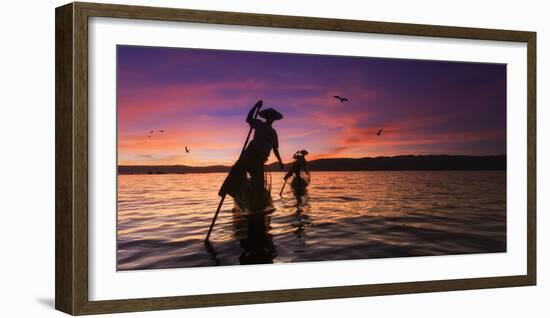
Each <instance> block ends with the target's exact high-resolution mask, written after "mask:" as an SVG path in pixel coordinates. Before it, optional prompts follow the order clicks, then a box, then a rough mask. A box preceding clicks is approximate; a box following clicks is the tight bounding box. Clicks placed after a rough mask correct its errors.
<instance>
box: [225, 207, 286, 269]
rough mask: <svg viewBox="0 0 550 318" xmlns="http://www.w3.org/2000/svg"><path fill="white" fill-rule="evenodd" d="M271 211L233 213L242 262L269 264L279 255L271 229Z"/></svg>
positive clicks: (235, 233)
mask: <svg viewBox="0 0 550 318" xmlns="http://www.w3.org/2000/svg"><path fill="white" fill-rule="evenodd" d="M270 223H271V213H263V212H256V213H241V212H234V213H233V230H234V235H235V238H236V239H237V240H239V242H240V246H241V255H240V256H239V262H240V264H242V265H244V264H269V263H273V259H274V258H275V257H276V256H277V252H276V250H275V245H274V244H273V237H272V235H271V234H270V233H269V230H270V229H271V225H270Z"/></svg>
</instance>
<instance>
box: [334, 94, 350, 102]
mask: <svg viewBox="0 0 550 318" xmlns="http://www.w3.org/2000/svg"><path fill="white" fill-rule="evenodd" d="M333 97H334V98H336V99H337V100H339V101H340V103H343V102H349V100H348V99H347V98H345V97H340V96H338V95H334V96H333Z"/></svg>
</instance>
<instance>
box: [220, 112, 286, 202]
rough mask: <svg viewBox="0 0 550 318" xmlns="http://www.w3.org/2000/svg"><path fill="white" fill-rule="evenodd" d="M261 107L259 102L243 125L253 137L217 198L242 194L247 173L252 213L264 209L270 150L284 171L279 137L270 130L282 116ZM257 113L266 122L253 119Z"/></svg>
mask: <svg viewBox="0 0 550 318" xmlns="http://www.w3.org/2000/svg"><path fill="white" fill-rule="evenodd" d="M261 106H262V104H261V103H260V102H258V103H257V104H256V105H254V107H252V109H250V111H249V112H248V116H247V117H246V122H247V123H248V124H249V125H250V127H251V129H253V130H254V137H253V138H252V141H251V142H250V143H249V144H248V146H247V147H246V149H245V151H244V152H243V154H242V156H241V157H240V158H239V160H238V161H237V163H235V165H233V167H232V168H231V171H230V172H229V175H228V177H227V178H226V179H225V182H224V184H223V185H222V188H221V189H220V192H219V193H218V194H219V195H220V196H223V195H226V194H229V195H231V196H232V197H233V198H235V197H236V196H239V195H241V194H242V191H243V188H244V185H245V183H246V173H247V172H248V173H249V174H250V196H249V198H250V208H251V210H253V211H256V210H260V209H263V208H265V206H264V203H265V201H266V198H265V190H264V163H265V162H266V161H267V159H268V158H269V155H270V153H271V150H273V153H274V154H275V156H276V157H277V160H279V164H280V167H281V170H282V169H283V168H284V164H283V161H282V160H281V155H280V154H279V138H278V136H277V132H276V131H275V129H273V127H272V124H273V122H274V121H276V120H281V119H282V118H283V115H282V114H281V113H279V112H278V111H276V110H275V109H273V108H268V109H264V110H262V111H259V109H260V108H261ZM256 111H258V116H259V117H261V118H264V119H265V121H263V120H260V119H255V118H254V114H255V113H256Z"/></svg>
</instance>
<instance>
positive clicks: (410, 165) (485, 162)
mask: <svg viewBox="0 0 550 318" xmlns="http://www.w3.org/2000/svg"><path fill="white" fill-rule="evenodd" d="M307 167H308V169H309V170H310V171H404V170H506V155H496V156H455V155H405V156H394V157H365V158H327V159H316V160H311V161H308V164H307ZM230 168H231V167H230V166H220V165H218V166H205V167H193V166H184V165H170V166H124V165H121V166H118V173H119V174H168V173H176V174H177V173H179V174H181V173H212V172H228V171H229V169H230ZM285 168H288V164H287V165H286V167H285ZM267 170H268V171H280V170H279V164H278V163H271V164H269V165H267Z"/></svg>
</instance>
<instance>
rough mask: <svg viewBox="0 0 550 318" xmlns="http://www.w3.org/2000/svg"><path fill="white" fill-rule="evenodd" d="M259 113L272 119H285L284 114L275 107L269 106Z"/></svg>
mask: <svg viewBox="0 0 550 318" xmlns="http://www.w3.org/2000/svg"><path fill="white" fill-rule="evenodd" d="M258 115H259V116H260V117H262V118H264V119H272V120H281V119H283V114H281V113H279V112H278V111H276V110H275V109H273V108H268V109H264V110H262V111H260V112H259V113H258Z"/></svg>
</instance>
